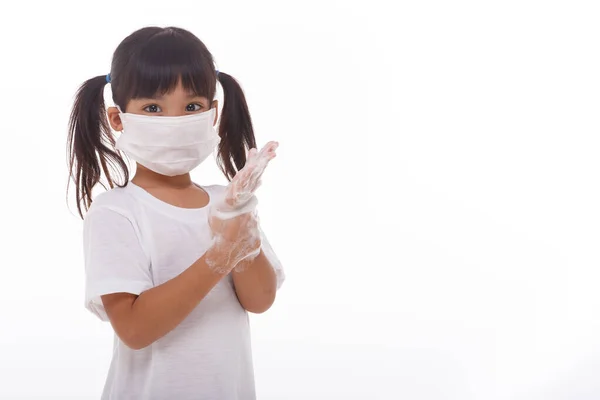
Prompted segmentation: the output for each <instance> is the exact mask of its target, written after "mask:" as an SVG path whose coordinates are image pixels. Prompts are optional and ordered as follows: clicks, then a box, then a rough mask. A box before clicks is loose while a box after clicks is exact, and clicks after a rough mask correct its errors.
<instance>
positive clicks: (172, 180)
mask: <svg viewBox="0 0 600 400" xmlns="http://www.w3.org/2000/svg"><path fill="white" fill-rule="evenodd" d="M131 182H133V183H134V184H136V185H138V186H140V187H146V188H148V187H156V186H160V187H168V188H171V189H185V188H188V187H190V186H192V178H191V176H190V174H189V173H188V174H183V175H178V176H165V175H161V174H157V173H156V172H154V171H151V170H149V169H148V168H145V167H144V166H141V165H139V164H138V166H137V171H136V173H135V176H134V177H133V179H132V180H131Z"/></svg>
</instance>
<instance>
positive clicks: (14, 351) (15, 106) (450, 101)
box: [0, 1, 600, 400]
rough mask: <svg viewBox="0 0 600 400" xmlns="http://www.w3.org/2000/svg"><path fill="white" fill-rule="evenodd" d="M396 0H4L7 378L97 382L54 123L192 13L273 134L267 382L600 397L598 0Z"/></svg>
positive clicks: (264, 343) (98, 344)
mask: <svg viewBox="0 0 600 400" xmlns="http://www.w3.org/2000/svg"><path fill="white" fill-rule="evenodd" d="M392 3H394V4H395V5H394V6H392V5H386V6H383V5H382V4H380V3H378V2H376V1H371V2H350V1H320V2H308V1H303V2H296V3H294V4H292V3H289V2H281V1H280V2H275V1H272V2H265V1H251V2H250V1H246V2H242V1H239V2H231V1H229V2H226V1H211V2H202V1H197V2H190V1H187V2H183V1H170V2H157V1H144V2H124V1H102V2H92V1H89V2H88V1H85V2H78V3H74V4H68V3H66V2H63V3H61V2H41V1H40V2H37V3H36V2H23V3H20V2H12V3H11V4H9V5H7V6H3V9H2V12H1V13H0V40H1V48H0V87H1V88H2V96H0V110H1V111H0V112H1V114H0V115H1V116H2V123H1V125H0V126H1V129H2V132H3V135H2V138H3V140H2V157H1V158H0V167H1V169H0V173H1V180H0V182H1V184H2V196H1V197H0V201H1V202H2V203H1V204H2V208H1V210H2V211H1V212H2V218H1V221H2V223H1V228H0V229H1V234H2V245H1V246H2V260H3V261H2V263H1V266H0V273H1V278H0V324H1V329H0V398H1V399H98V398H99V395H100V393H101V390H102V386H103V384H104V379H105V376H106V372H107V369H108V365H109V362H110V357H111V349H112V331H111V328H110V326H109V325H108V324H106V323H102V322H100V321H99V320H97V319H95V317H93V316H92V315H91V314H90V313H89V312H87V311H86V310H85V309H84V307H83V289H84V286H83V278H84V276H83V264H82V262H83V259H82V249H81V234H82V232H81V230H82V225H81V221H80V220H79V219H78V217H77V216H76V215H75V209H74V207H73V202H72V201H70V206H71V211H69V209H68V208H67V202H66V198H65V189H66V183H67V168H66V155H65V149H66V144H65V143H66V142H65V140H66V126H67V119H68V114H69V112H70V107H71V105H72V101H73V95H74V93H75V91H76V89H77V87H78V85H80V84H81V83H82V82H83V81H84V80H85V79H88V78H91V77H93V76H96V75H101V74H106V73H108V72H109V66H110V61H111V56H112V52H113V51H114V49H115V48H116V46H117V45H118V44H119V42H120V41H121V40H122V39H123V38H124V37H125V36H127V35H128V34H130V33H131V32H133V31H134V30H136V29H138V28H140V27H142V26H147V25H160V26H168V25H175V26H181V27H183V28H186V29H189V30H191V31H192V32H194V33H195V34H196V35H197V36H198V37H199V38H200V39H201V40H202V41H204V43H205V44H206V45H207V46H208V48H209V49H210V50H211V52H212V53H213V55H214V56H215V59H216V62H217V68H218V69H219V70H221V71H224V72H227V73H229V74H231V75H233V76H234V77H236V78H237V79H238V80H239V81H240V83H241V84H242V85H243V87H244V89H245V91H246V94H247V98H248V102H249V106H250V110H251V112H252V115H253V119H254V123H255V129H256V132H257V137H258V141H259V143H260V144H264V143H265V142H266V141H267V140H271V139H274V140H278V141H279V142H280V143H281V147H280V151H279V157H278V158H277V159H276V160H275V161H274V162H273V164H272V165H271V166H270V167H269V171H268V172H267V175H266V176H265V180H264V186H263V187H262V188H261V189H260V193H259V199H260V203H261V205H260V207H261V217H262V223H263V227H264V229H265V231H266V232H267V234H268V235H269V238H270V241H271V243H272V245H273V247H274V248H275V249H276V251H277V253H278V254H279V256H280V258H281V259H282V261H283V263H284V266H285V268H286V273H287V281H286V282H285V284H284V286H283V287H282V289H281V291H280V292H279V294H278V299H277V302H276V304H275V305H274V306H273V308H272V309H271V310H269V311H268V312H267V313H266V314H263V315H259V316H253V317H252V326H253V337H252V339H253V347H254V359H255V369H256V382H257V391H258V398H259V399H298V400H299V399H303V400H304V399H408V400H421V399H427V400H438V399H439V400H445V399H453V400H454V399H455V400H469V399H477V400H493V399H502V400H504V399H518V400H559V399H560V400H563V399H564V400H567V399H568V400H592V399H600V378H598V377H599V376H600V293H599V291H598V289H597V288H598V285H599V283H600V272H599V271H600V270H599V267H598V266H599V263H600V255H599V251H598V243H599V242H600V228H599V227H600V211H598V210H599V208H598V204H600V189H599V185H598V182H597V175H598V171H600V161H599V157H598V156H597V154H598V150H599V149H600V139H598V134H597V132H598V130H599V122H598V121H599V118H598V110H600V73H599V71H600V24H598V20H600V10H599V9H598V8H597V6H596V3H595V2H593V1H588V2H584V1H544V2H542V1H502V2H500V1H498V2H482V1H470V2H469V1H453V2H445V1H437V2H435V1H419V2H417V1H411V2H390V4H392ZM108 94H109V92H108V91H107V95H108ZM193 175H194V179H195V180H196V181H198V182H199V183H204V184H205V183H223V182H224V178H222V176H220V175H219V172H218V170H217V169H216V167H215V166H214V165H212V163H211V162H207V163H206V165H202V166H201V167H200V168H198V169H197V170H195V171H194V173H193Z"/></svg>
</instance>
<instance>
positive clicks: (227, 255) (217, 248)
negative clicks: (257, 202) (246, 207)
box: [205, 212, 262, 274]
mask: <svg viewBox="0 0 600 400" xmlns="http://www.w3.org/2000/svg"><path fill="white" fill-rule="evenodd" d="M209 225H210V227H211V230H212V232H213V235H214V237H213V244H212V246H211V247H210V248H209V249H208V250H207V251H206V254H205V261H206V264H207V265H208V266H209V267H210V268H211V269H212V270H213V271H215V272H218V273H221V274H227V273H229V272H230V271H231V270H232V269H233V268H234V267H235V266H236V265H238V264H239V263H240V262H242V261H243V260H246V261H248V260H252V259H254V258H255V257H256V256H257V255H258V254H259V253H260V248H261V244H262V243H261V238H260V231H259V229H258V218H257V216H256V214H255V213H254V212H250V213H245V214H242V215H239V216H237V217H233V218H228V219H225V220H222V219H220V218H216V217H211V218H210V219H209Z"/></svg>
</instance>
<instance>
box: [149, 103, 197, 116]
mask: <svg viewBox="0 0 600 400" xmlns="http://www.w3.org/2000/svg"><path fill="white" fill-rule="evenodd" d="M189 106H197V109H195V110H191V111H190V110H188V109H187V108H188V107H189ZM150 107H156V108H157V111H150V110H149V108H150ZM194 108H196V107H194ZM201 109H202V104H200V103H190V104H188V105H187V106H185V111H187V112H195V111H200V110H201ZM144 111H146V112H148V113H153V114H154V113H159V112H162V110H161V108H160V106H159V105H157V104H150V105H148V106H146V107H144Z"/></svg>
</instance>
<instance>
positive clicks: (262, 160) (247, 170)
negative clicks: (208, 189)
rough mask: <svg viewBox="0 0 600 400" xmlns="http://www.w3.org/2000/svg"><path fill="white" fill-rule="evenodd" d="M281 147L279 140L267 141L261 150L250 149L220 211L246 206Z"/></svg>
mask: <svg viewBox="0 0 600 400" xmlns="http://www.w3.org/2000/svg"><path fill="white" fill-rule="evenodd" d="M278 147H279V143H277V142H273V141H271V142H269V143H267V144H266V145H265V146H264V147H263V148H262V149H261V150H260V151H257V150H256V149H250V151H249V152H248V157H247V160H246V165H244V168H242V169H241V170H240V171H238V173H237V174H236V175H235V176H234V177H233V179H232V180H231V182H230V183H229V185H228V186H227V189H226V191H225V198H224V199H223V204H221V206H220V207H218V210H219V211H225V212H227V211H232V210H236V209H239V208H241V207H242V206H244V205H245V204H246V203H247V202H248V201H250V199H252V196H253V195H254V193H255V192H256V189H258V187H259V186H260V184H261V180H260V178H261V177H262V175H263V173H264V171H265V168H266V167H267V164H268V163H269V161H271V160H272V159H273V158H275V157H276V156H277V154H275V150H277V148H278Z"/></svg>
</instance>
